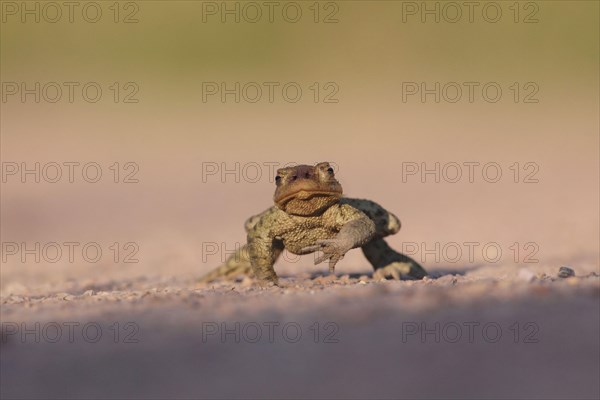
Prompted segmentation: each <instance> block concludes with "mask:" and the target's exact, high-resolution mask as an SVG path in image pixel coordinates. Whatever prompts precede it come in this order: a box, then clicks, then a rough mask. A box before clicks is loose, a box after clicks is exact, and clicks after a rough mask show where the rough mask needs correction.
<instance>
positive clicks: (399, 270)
mask: <svg viewBox="0 0 600 400" xmlns="http://www.w3.org/2000/svg"><path fill="white" fill-rule="evenodd" d="M362 251H363V253H364V255H365V257H366V258H367V260H369V262H370V263H371V265H372V266H373V269H374V270H375V271H374V272H373V278H374V279H385V278H388V277H391V278H394V279H401V278H409V279H411V278H412V279H421V278H423V277H425V276H427V271H425V269H424V268H423V267H421V266H420V265H419V263H418V262H416V261H415V260H413V259H412V258H410V257H408V256H405V255H404V254H401V253H398V252H397V251H395V250H394V249H392V248H391V247H390V246H389V245H388V244H387V243H386V242H385V240H383V239H381V238H376V239H373V240H371V241H370V242H369V243H367V244H365V245H364V246H363V247H362Z"/></svg>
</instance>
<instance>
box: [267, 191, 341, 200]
mask: <svg viewBox="0 0 600 400" xmlns="http://www.w3.org/2000/svg"><path fill="white" fill-rule="evenodd" d="M315 196H323V197H335V198H340V197H342V192H340V191H335V190H322V189H321V190H316V189H312V190H311V189H299V190H297V191H295V192H293V193H289V194H287V195H286V196H284V197H282V198H280V199H277V203H279V204H285V203H287V202H288V201H290V200H293V199H296V200H308V199H311V198H313V197H315Z"/></svg>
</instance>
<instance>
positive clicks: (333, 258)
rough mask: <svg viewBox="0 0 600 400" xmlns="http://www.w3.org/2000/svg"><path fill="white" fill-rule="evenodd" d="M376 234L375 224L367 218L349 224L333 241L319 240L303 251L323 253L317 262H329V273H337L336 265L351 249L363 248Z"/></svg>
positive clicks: (343, 227)
mask: <svg viewBox="0 0 600 400" xmlns="http://www.w3.org/2000/svg"><path fill="white" fill-rule="evenodd" d="M374 234H375V224H374V223H373V221H371V220H370V219H369V218H367V217H366V216H365V217H364V218H362V217H361V218H358V219H355V220H352V221H349V222H347V223H346V224H344V225H343V226H342V228H341V229H340V231H339V232H338V233H337V235H336V236H335V237H334V238H332V239H322V240H317V242H316V244H315V245H313V246H308V247H305V248H303V249H302V251H303V252H314V251H321V252H322V253H323V254H322V255H321V256H319V257H317V259H316V260H315V264H319V263H321V262H323V261H325V260H329V273H330V274H333V273H334V272H335V265H336V264H337V262H338V261H339V260H341V259H342V258H344V254H346V253H347V252H348V251H349V250H350V249H354V248H356V247H361V246H363V245H364V244H366V243H367V242H369V241H370V240H371V238H372V237H373V235H374Z"/></svg>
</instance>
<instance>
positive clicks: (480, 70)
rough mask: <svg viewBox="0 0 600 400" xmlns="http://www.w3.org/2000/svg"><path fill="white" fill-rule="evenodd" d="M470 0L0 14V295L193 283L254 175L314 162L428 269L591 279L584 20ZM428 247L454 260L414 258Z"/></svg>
mask: <svg viewBox="0 0 600 400" xmlns="http://www.w3.org/2000/svg"><path fill="white" fill-rule="evenodd" d="M476 3H477V4H476V6H474V8H473V9H472V10H471V13H470V11H469V8H467V7H466V6H464V5H461V3H452V4H451V5H448V4H449V3H444V2H427V3H422V2H389V1H348V2H345V1H338V2H295V3H289V2H277V4H276V5H275V6H274V8H273V9H272V10H271V14H269V12H270V11H269V10H270V9H269V6H268V5H266V4H265V3H264V2H256V3H244V2H241V3H239V2H200V1H198V2H196V1H175V2H172V1H134V2H117V3H114V2H97V3H94V4H95V5H89V4H88V3H87V2H82V3H77V5H76V6H74V8H73V10H72V13H71V14H69V9H68V8H67V7H66V6H64V5H61V3H56V4H58V6H57V5H50V6H49V5H48V4H46V3H44V2H24V3H23V2H6V1H3V2H2V25H1V49H0V55H1V59H2V61H1V65H0V66H1V80H2V103H1V107H2V110H1V111H2V115H1V131H2V135H1V157H2V163H3V164H2V174H3V176H2V179H3V180H2V193H1V205H2V215H1V217H2V225H1V234H2V242H3V249H2V250H3V260H2V269H1V276H0V277H1V286H0V288H1V289H2V290H3V292H4V294H10V293H9V292H11V293H12V292H15V293H16V292H17V291H19V290H23V289H24V288H26V289H27V291H35V290H37V289H36V288H40V289H39V290H42V289H41V288H44V287H47V286H48V285H52V286H56V285H58V286H60V285H61V284H62V283H63V282H66V281H68V280H73V279H76V280H81V279H91V280H94V281H96V282H110V281H114V280H119V279H124V278H127V277H137V276H165V275H166V276H185V277H196V276H200V275H201V274H203V273H205V272H207V271H208V270H210V269H211V268H213V267H214V266H216V265H218V264H219V263H220V262H221V261H222V260H223V259H224V257H226V255H227V254H228V252H230V251H231V250H233V249H234V248H235V246H236V245H239V244H240V243H243V242H245V233H244V231H243V222H244V221H245V219H246V218H248V217H249V216H251V215H253V214H256V213H258V212H260V211H262V210H263V209H265V208H267V207H269V206H270V205H271V201H272V200H271V196H272V192H273V190H274V183H273V171H274V169H273V168H276V167H279V166H284V165H286V164H290V163H306V164H312V163H316V162H320V161H330V162H332V163H335V165H336V169H337V175H338V178H339V180H340V181H341V182H342V184H343V186H344V189H345V192H346V195H348V196H352V197H364V198H369V199H373V200H375V201H377V202H379V203H381V204H382V205H383V206H384V207H386V208H388V209H389V210H391V211H393V212H394V213H395V214H396V215H398V216H399V218H400V219H401V221H402V223H403V228H402V230H401V231H400V233H399V234H398V235H396V236H394V237H392V238H390V239H389V242H390V243H391V244H392V245H393V246H394V247H395V248H398V249H405V250H406V248H407V247H406V246H407V243H408V246H409V247H410V244H411V243H412V244H415V243H416V244H418V247H419V249H418V251H417V252H416V253H414V254H413V256H414V257H416V258H417V259H420V260H421V261H423V264H424V265H425V266H426V267H427V268H428V269H430V270H438V269H440V270H443V269H448V268H452V269H465V268H469V267H470V266H475V265H482V264H491V265H495V264H502V263H503V264H506V263H509V264H510V263H517V264H522V263H529V266H531V267H532V268H536V267H538V266H540V265H556V266H558V265H559V264H560V265H562V264H575V265H578V266H580V267H587V268H593V267H597V265H598V264H597V262H598V243H599V239H600V238H599V236H598V235H599V232H598V225H599V215H598V213H599V210H598V202H599V198H598V193H599V192H598V185H599V183H598V182H599V172H598V166H599V158H598V151H599V150H598V146H599V143H598V129H599V126H598V109H599V101H598V87H599V79H598V70H599V62H598V55H599V52H598V46H599V42H598V40H599V39H598V38H599V30H598V29H599V28H598V12H599V5H598V3H597V2H589V1H568V2H567V1H539V2H517V3H513V2H492V4H490V3H489V2H481V3H479V2H476ZM457 5H458V6H457ZM27 10H30V11H27ZM31 10H33V11H31ZM427 10H433V11H431V13H429V12H428V11H427ZM58 13H60V16H59V14H58ZM258 13H260V14H258ZM457 13H460V14H457ZM36 18H37V19H39V22H37V21H36ZM236 19H239V22H237V21H236ZM436 19H438V20H439V22H438V21H436ZM71 20H72V21H71ZM36 85H39V86H36ZM236 85H238V86H236ZM436 85H439V86H436ZM469 85H470V86H469ZM57 87H58V88H59V89H60V92H59V91H58V90H57ZM469 87H471V88H472V92H469ZM70 88H72V92H70V90H71V89H70ZM98 88H100V90H101V92H98ZM257 88H259V89H260V92H259V91H257ZM298 88H299V89H300V92H299V91H298ZM457 88H459V89H461V92H460V93H459V92H458V91H457ZM484 88H485V90H484ZM498 88H500V90H501V92H498V91H497V89H498ZM271 89H272V91H271ZM28 91H29V92H28ZM27 93H29V94H27ZM470 95H471V96H472V97H470ZM36 97H38V98H36ZM236 97H237V99H236ZM236 100H238V101H236ZM36 163H39V166H38V167H36ZM55 163H56V164H55ZM65 163H67V164H65ZM89 163H92V164H90V166H88V167H86V169H85V172H84V168H83V167H84V165H88V164H89ZM94 163H96V164H94ZM115 163H116V164H115ZM436 163H439V164H438V165H439V167H437V168H438V172H439V174H440V179H439V182H436V181H435V176H434V175H433V174H427V175H425V176H421V172H422V171H423V170H424V169H430V170H431V169H433V170H435V168H436ZM465 163H467V164H465ZM476 163H478V164H476ZM490 163H491V164H490ZM487 164H490V165H491V167H492V168H491V169H486V170H485V171H486V172H485V173H484V172H483V166H484V165H487ZM56 165H59V166H60V167H61V168H60V171H61V173H62V177H61V178H60V179H54V178H55V176H56V171H57V169H56ZM68 165H72V168H73V170H72V171H73V179H72V181H73V182H70V181H69V177H68V173H69V168H70V167H69V166H68ZM456 165H459V166H461V168H460V172H461V174H462V175H461V177H460V179H456V180H457V182H453V180H454V177H455V176H456V171H457V169H456ZM468 165H473V168H474V170H473V171H474V175H473V179H472V182H470V181H469V178H468V172H469V167H468ZM36 168H37V171H38V172H37V173H39V175H40V177H39V183H38V182H36V176H35V174H36V172H35V171H36ZM415 168H417V169H416V170H415ZM486 168H487V167H486ZM25 169H29V170H33V171H34V172H33V173H30V174H25V175H22V172H23V170H25ZM498 170H499V172H500V173H501V174H502V175H501V176H500V177H499V178H498V179H497V180H498V181H497V182H495V183H492V182H490V181H495V180H496V171H498ZM97 171H100V172H101V174H102V175H101V176H100V177H98V178H96V173H97ZM86 179H87V180H90V181H94V180H96V179H97V182H96V183H91V182H88V181H87V180H86ZM53 180H57V182H55V183H54V182H52V181H53ZM115 181H116V182H117V183H115ZM71 242H75V243H76V245H73V246H74V247H73V248H74V249H75V250H74V253H73V254H74V255H73V258H72V260H70V259H69V258H68V257H67V254H68V249H69V247H67V245H65V244H64V243H71ZM465 242H475V243H478V245H477V247H476V250H475V252H474V256H473V257H468V255H467V253H466V252H467V247H465V246H464V245H463V243H465ZM36 243H37V244H38V246H39V249H38V250H36V247H35V246H36ZM52 243H58V247H59V248H60V249H61V251H62V252H63V253H62V255H60V256H59V255H58V253H56V251H58V250H57V249H56V246H54V245H52ZM89 243H93V244H94V245H93V246H92V250H90V251H91V253H90V254H92V253H93V251H94V250H95V249H96V248H97V247H100V249H101V251H102V255H101V257H99V259H98V261H96V262H90V261H89V260H90V259H94V260H95V259H96V257H95V256H89V254H88V256H87V259H86V256H84V255H82V253H81V250H82V248H83V247H84V246H85V245H86V244H89ZM436 243H437V245H438V246H440V248H443V247H444V246H445V245H447V244H449V243H458V244H459V247H460V248H461V249H462V251H464V253H463V255H462V256H461V257H459V258H458V259H456V258H455V257H454V253H449V254H451V255H450V256H448V254H446V256H444V254H441V253H440V251H438V252H437V253H438V255H440V254H441V257H438V258H439V259H437V260H436V259H435V257H434V256H431V255H430V256H428V257H426V258H425V259H423V256H424V255H423V253H424V251H423V250H424V249H426V248H435V246H436ZM489 243H493V244H494V245H493V248H500V249H501V251H502V254H501V257H500V258H498V260H496V258H495V256H494V255H493V254H492V253H493V252H492V253H490V254H492V257H490V256H486V255H485V254H482V251H481V249H482V248H483V247H484V246H485V245H486V244H489ZM515 243H516V247H514V246H515ZM49 244H50V245H49ZM96 244H97V245H96ZM115 244H116V245H115ZM115 246H116V247H115ZM412 248H414V246H413V247H412ZM27 249H33V253H28V250H27ZM86 249H87V247H86ZM28 254H29V255H28ZM128 255H129V256H130V257H129V258H127V256H128ZM36 256H39V257H40V260H39V262H36V260H35V257H36ZM527 256H530V257H529V258H527ZM492 258H493V260H492ZM132 260H133V261H136V260H137V262H133V263H132V262H125V261H132ZM324 268H325V267H320V266H317V267H314V266H312V258H311V257H310V256H306V257H303V258H301V259H297V258H296V257H293V256H290V257H287V261H286V260H282V262H281V263H280V264H278V266H277V268H276V270H277V271H279V272H280V273H284V274H285V273H289V274H294V273H296V272H298V271H300V270H301V271H321V270H324ZM338 272H339V273H349V272H365V273H367V272H370V267H369V266H368V264H367V263H366V261H365V260H364V258H363V257H362V255H361V254H360V252H353V253H352V254H349V255H348V256H347V257H346V258H345V259H344V261H343V262H342V263H341V264H339V265H338Z"/></svg>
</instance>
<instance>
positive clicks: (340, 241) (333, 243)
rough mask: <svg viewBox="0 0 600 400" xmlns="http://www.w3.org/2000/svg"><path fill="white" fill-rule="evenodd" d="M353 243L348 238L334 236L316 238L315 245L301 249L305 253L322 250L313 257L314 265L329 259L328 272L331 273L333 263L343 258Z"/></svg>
mask: <svg viewBox="0 0 600 400" xmlns="http://www.w3.org/2000/svg"><path fill="white" fill-rule="evenodd" d="M353 245H354V242H353V240H351V239H350V238H344V237H335V238H333V239H323V240H317V244H316V245H314V246H308V247H305V248H303V249H302V251H303V252H307V253H312V252H315V251H320V252H322V253H323V254H321V255H320V256H319V257H317V258H316V259H315V265H317V264H320V263H322V262H323V261H325V260H329V273H330V274H333V273H334V272H335V264H337V263H338V261H340V260H341V259H342V258H344V254H346V252H348V251H349V250H350V249H352V247H353Z"/></svg>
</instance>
